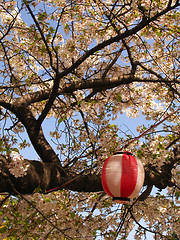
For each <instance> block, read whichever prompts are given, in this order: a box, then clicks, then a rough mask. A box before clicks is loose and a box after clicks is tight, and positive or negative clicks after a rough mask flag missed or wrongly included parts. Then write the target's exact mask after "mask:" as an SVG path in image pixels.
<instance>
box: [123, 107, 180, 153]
mask: <svg viewBox="0 0 180 240" xmlns="http://www.w3.org/2000/svg"><path fill="white" fill-rule="evenodd" d="M179 110H180V107H179V108H178V109H177V110H176V111H174V112H172V113H170V114H168V115H167V116H166V117H165V118H163V119H162V120H161V121H159V122H157V123H155V124H153V125H151V126H150V127H149V128H148V129H147V130H146V131H144V132H143V133H141V134H140V135H139V136H137V137H135V138H134V139H132V140H131V141H128V142H127V143H126V144H125V145H124V146H122V147H121V148H120V149H119V150H118V151H122V150H123V149H125V148H127V147H128V146H129V145H130V144H131V143H133V142H134V141H136V140H138V139H139V138H141V137H142V136H144V135H145V134H146V133H148V132H149V131H150V130H152V129H154V128H155V127H157V126H159V125H160V124H161V123H163V122H164V121H165V120H167V119H168V118H169V117H171V116H172V115H174V114H175V113H177V112H178V111H179Z"/></svg>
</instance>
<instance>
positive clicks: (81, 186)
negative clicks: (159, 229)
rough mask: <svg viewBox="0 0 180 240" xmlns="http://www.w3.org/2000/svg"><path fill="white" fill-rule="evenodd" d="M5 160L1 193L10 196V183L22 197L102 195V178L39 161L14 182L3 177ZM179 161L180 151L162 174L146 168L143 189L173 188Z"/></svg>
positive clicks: (1, 159) (1, 168) (162, 168)
mask: <svg viewBox="0 0 180 240" xmlns="http://www.w3.org/2000/svg"><path fill="white" fill-rule="evenodd" d="M4 159H5V158H4V157H3V156H1V157H0V163H1V165H0V170H1V171H0V193H3V192H9V193H11V187H10V185H9V179H10V181H11V182H12V183H13V185H14V187H15V188H16V189H17V191H18V192H20V193H21V194H32V193H33V192H34V191H35V190H36V189H41V190H42V192H44V193H45V192H46V191H49V190H50V191H51V190H52V191H56V190H59V189H69V190H73V191H77V192H99V191H103V188H102V184H101V176H100V175H95V174H94V175H91V174H88V175H87V174H86V175H85V174H84V175H83V174H79V175H78V174H75V173H74V174H72V173H69V171H68V170H65V169H63V168H62V167H60V166H58V165H55V164H52V163H43V162H40V161H29V160H25V161H26V163H27V164H29V165H30V167H29V168H28V170H27V175H25V176H24V177H19V178H15V177H14V176H13V175H12V174H10V173H8V174H7V177H4V174H3V173H4V172H5V170H6V169H5V165H4V164H3V162H4V161H5V160H4ZM179 161H180V148H176V149H175V151H174V158H172V159H170V160H169V161H167V162H165V163H164V165H163V166H162V167H161V172H158V171H156V169H155V168H152V167H151V166H150V165H147V166H145V182H144V186H153V185H154V186H156V187H157V188H159V189H164V188H166V187H167V186H170V187H172V186H173V185H174V182H173V181H172V174H171V170H172V169H173V167H174V164H175V163H177V162H179Z"/></svg>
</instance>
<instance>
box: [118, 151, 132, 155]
mask: <svg viewBox="0 0 180 240" xmlns="http://www.w3.org/2000/svg"><path fill="white" fill-rule="evenodd" d="M117 154H127V155H131V156H132V153H131V152H128V151H117V152H115V153H114V155H117Z"/></svg>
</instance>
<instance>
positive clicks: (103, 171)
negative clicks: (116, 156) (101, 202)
mask: <svg viewBox="0 0 180 240" xmlns="http://www.w3.org/2000/svg"><path fill="white" fill-rule="evenodd" d="M109 159H110V157H109V158H107V159H106V161H105V163H104V165H103V168H102V174H101V182H102V186H103V189H104V191H105V192H106V193H107V194H108V195H109V196H110V197H114V196H113V195H112V193H111V192H110V190H109V187H108V185H107V179H106V168H107V164H108V161H109Z"/></svg>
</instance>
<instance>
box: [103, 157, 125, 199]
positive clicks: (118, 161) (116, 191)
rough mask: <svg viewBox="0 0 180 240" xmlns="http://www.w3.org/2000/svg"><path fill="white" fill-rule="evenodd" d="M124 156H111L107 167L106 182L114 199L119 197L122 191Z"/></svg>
mask: <svg viewBox="0 0 180 240" xmlns="http://www.w3.org/2000/svg"><path fill="white" fill-rule="evenodd" d="M121 165H122V155H119V156H118V157H117V155H114V156H111V158H109V160H108V163H107V165H106V181H107V185H108V188H109V190H110V192H111V194H112V195H113V197H119V196H120V191H121V182H120V179H121Z"/></svg>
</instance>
